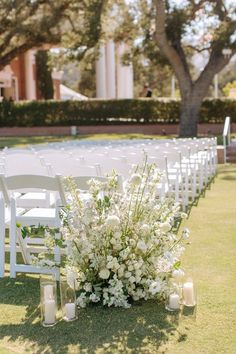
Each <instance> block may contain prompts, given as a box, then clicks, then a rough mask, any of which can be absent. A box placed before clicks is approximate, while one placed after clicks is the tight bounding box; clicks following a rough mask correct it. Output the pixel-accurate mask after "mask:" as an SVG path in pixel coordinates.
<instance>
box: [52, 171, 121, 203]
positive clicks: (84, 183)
mask: <svg viewBox="0 0 236 354" xmlns="http://www.w3.org/2000/svg"><path fill="white" fill-rule="evenodd" d="M57 178H58V181H59V184H60V194H61V201H62V203H63V205H66V203H67V201H66V194H65V188H64V183H63V177H62V176H57ZM91 179H95V180H96V181H100V182H107V180H108V177H100V176H99V177H97V176H76V177H73V180H74V181H75V183H76V185H77V188H78V189H80V190H82V191H85V192H86V191H88V190H89V185H88V181H90V180H91ZM117 179H118V190H119V191H122V190H123V181H122V177H121V176H119V175H118V176H117Z"/></svg>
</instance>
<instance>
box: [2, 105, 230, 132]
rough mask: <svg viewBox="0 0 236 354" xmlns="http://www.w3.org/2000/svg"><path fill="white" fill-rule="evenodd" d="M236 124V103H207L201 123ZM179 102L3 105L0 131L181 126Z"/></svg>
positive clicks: (201, 115) (202, 111)
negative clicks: (0, 128)
mask: <svg viewBox="0 0 236 354" xmlns="http://www.w3.org/2000/svg"><path fill="white" fill-rule="evenodd" d="M227 115H228V116H230V117H231V119H232V121H233V122H236V100H228V99H218V100H213V99H212V100H205V101H204V102H203V105H202V109H201V113H200V119H199V122H200V123H222V122H223V121H224V118H225V117H226V116H227ZM179 116H180V101H178V100H157V99H121V100H89V101H32V102H22V103H16V102H15V103H11V102H4V103H1V104H0V126H1V127H4V126H6V127H12V126H19V127H33V126H68V125H102V124H108V125H110V124H115V125H117V124H118V125H119V124H153V123H168V124H173V123H179Z"/></svg>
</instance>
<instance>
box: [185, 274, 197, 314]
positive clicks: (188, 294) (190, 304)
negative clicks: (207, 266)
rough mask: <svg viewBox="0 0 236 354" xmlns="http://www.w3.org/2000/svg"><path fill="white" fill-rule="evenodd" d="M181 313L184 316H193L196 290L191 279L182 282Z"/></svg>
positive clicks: (195, 309)
mask: <svg viewBox="0 0 236 354" xmlns="http://www.w3.org/2000/svg"><path fill="white" fill-rule="evenodd" d="M182 299H183V300H182V304H183V307H182V315H183V316H185V317H189V316H190V317H195V318H196V311H197V292H196V286H195V285H194V283H193V281H192V279H188V280H187V281H186V282H185V283H183V288H182Z"/></svg>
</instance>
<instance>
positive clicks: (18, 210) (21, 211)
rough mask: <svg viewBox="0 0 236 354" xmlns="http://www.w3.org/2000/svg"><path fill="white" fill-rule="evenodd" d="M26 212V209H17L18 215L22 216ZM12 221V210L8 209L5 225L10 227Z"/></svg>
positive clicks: (6, 210)
mask: <svg viewBox="0 0 236 354" xmlns="http://www.w3.org/2000/svg"><path fill="white" fill-rule="evenodd" d="M24 212H25V209H24V208H17V209H16V213H17V215H22V214H24ZM10 220H11V213H10V210H9V209H7V208H6V209H5V224H7V225H9V223H10Z"/></svg>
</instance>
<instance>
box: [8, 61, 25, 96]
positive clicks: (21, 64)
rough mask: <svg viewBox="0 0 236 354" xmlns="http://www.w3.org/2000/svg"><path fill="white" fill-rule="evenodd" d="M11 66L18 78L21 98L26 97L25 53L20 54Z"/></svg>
mask: <svg viewBox="0 0 236 354" xmlns="http://www.w3.org/2000/svg"><path fill="white" fill-rule="evenodd" d="M11 68H12V71H13V72H14V75H15V76H16V77H17V78H18V89H19V99H20V100H24V99H25V97H26V96H25V61H24V54H20V55H19V56H18V57H17V58H15V59H13V60H12V62H11Z"/></svg>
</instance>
